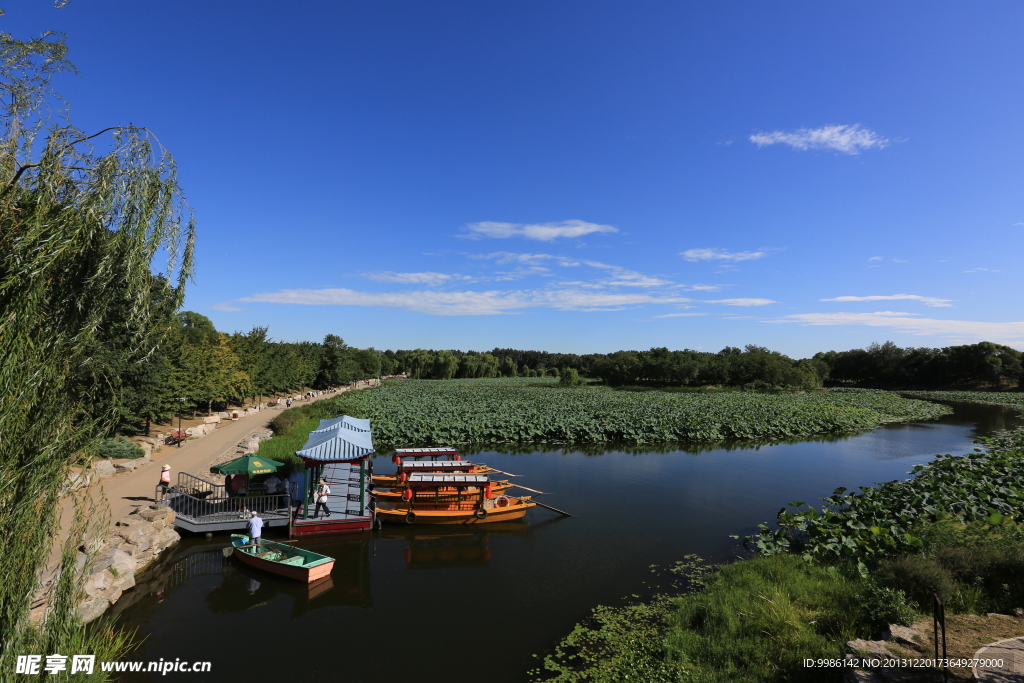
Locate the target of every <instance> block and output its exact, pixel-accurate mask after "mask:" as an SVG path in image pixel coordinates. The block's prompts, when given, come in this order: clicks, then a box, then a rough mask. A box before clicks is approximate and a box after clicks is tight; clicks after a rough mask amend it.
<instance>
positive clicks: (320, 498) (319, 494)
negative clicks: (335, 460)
mask: <svg viewBox="0 0 1024 683" xmlns="http://www.w3.org/2000/svg"><path fill="white" fill-rule="evenodd" d="M330 494H331V487H330V486H328V485H327V480H326V479H321V480H320V485H319V486H317V487H316V507H315V508H313V518H314V519H316V517H317V515H319V514H320V508H321V507H323V509H324V512H325V513H327V515H326V516H327V517H330V516H331V509H330V508H329V507H327V496H329V495H330Z"/></svg>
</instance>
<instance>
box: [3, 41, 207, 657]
mask: <svg viewBox="0 0 1024 683" xmlns="http://www.w3.org/2000/svg"><path fill="white" fill-rule="evenodd" d="M67 71H74V67H73V65H72V64H71V63H70V62H68V61H67V59H66V47H65V44H64V42H63V40H62V37H61V36H59V35H56V34H44V35H43V36H42V37H40V38H37V39H34V40H28V41H19V40H15V39H13V38H12V37H11V36H10V35H9V34H0V402H2V404H0V530H2V533H0V558H3V564H4V566H5V567H7V568H8V570H9V571H7V572H6V573H5V576H4V578H3V580H2V581H0V671H4V672H11V671H14V668H13V667H14V661H13V659H14V657H15V656H16V655H17V654H19V653H20V654H25V653H32V652H35V653H39V654H49V653H56V652H61V653H66V651H67V649H68V648H70V647H74V646H81V645H82V644H83V643H86V642H88V640H87V638H88V637H89V636H88V635H86V632H85V631H84V629H83V628H82V627H81V625H80V624H79V623H78V619H77V615H76V609H75V605H76V604H77V600H78V599H79V598H80V597H81V592H80V582H81V576H79V574H80V572H76V568H75V561H76V548H77V547H78V545H79V544H81V543H82V534H83V533H84V532H85V531H86V527H87V525H88V523H89V520H92V519H99V518H100V517H101V516H99V515H95V514H93V513H94V512H95V510H92V509H90V508H91V506H92V503H91V498H90V497H88V496H80V497H79V498H77V499H76V505H75V514H74V519H73V521H72V523H71V524H70V528H69V529H66V531H70V534H69V535H68V537H67V539H66V542H65V543H64V544H63V546H62V547H63V552H62V562H61V565H60V566H59V567H58V568H57V571H56V572H55V573H47V575H48V576H54V577H56V578H55V580H54V582H53V584H52V585H51V586H50V587H49V588H48V589H46V590H47V594H48V604H49V606H50V608H49V611H48V612H47V616H46V618H45V620H44V621H43V622H42V623H41V624H40V625H38V626H37V627H32V626H30V625H29V621H28V614H29V608H30V604H31V601H32V598H33V596H34V595H36V594H37V592H38V591H40V590H41V586H42V578H43V576H44V572H45V571H46V564H47V561H48V556H49V553H50V548H51V545H52V544H53V542H54V539H55V537H56V536H57V535H58V534H59V532H60V529H59V523H60V522H59V519H58V517H59V510H60V505H61V499H62V497H63V496H64V495H65V494H66V490H65V489H66V481H67V479H68V476H69V473H70V472H71V468H72V467H74V466H76V465H78V466H84V465H86V464H87V463H88V461H89V458H90V456H91V453H92V449H93V447H94V444H95V443H96V441H97V439H98V438H99V437H101V436H102V435H104V434H105V433H106V432H107V430H108V429H109V428H110V426H111V423H112V419H113V417H114V416H113V415H112V414H111V413H112V412H113V411H112V410H111V409H110V407H109V403H107V402H104V403H102V404H101V405H102V406H103V408H102V409H96V408H95V407H94V405H92V404H91V402H90V400H89V398H90V397H89V392H88V391H85V392H81V391H72V390H71V388H72V387H73V386H75V378H76V377H79V376H81V371H82V369H83V368H88V367H90V366H91V365H94V364H96V363H97V362H98V361H97V360H96V359H95V358H93V357H91V356H90V353H89V350H90V349H95V348H96V345H97V343H102V341H103V339H104V335H106V334H108V332H109V331H110V328H111V327H112V326H114V325H116V326H117V327H118V334H119V335H121V337H122V338H123V337H125V332H126V330H127V332H128V334H127V338H128V339H129V340H130V343H129V344H128V345H127V348H125V349H124V351H123V353H125V354H126V355H128V356H130V357H131V358H132V360H133V362H145V358H146V356H147V354H149V353H150V352H151V351H152V350H153V349H154V348H156V347H157V346H158V345H159V344H160V341H161V339H160V334H154V330H155V329H160V328H161V326H162V322H161V321H158V320H156V318H157V317H158V316H162V315H163V314H164V311H166V306H164V305H159V306H158V305H154V301H153V297H154V291H153V287H152V282H153V279H154V276H157V277H161V278H163V279H165V280H166V282H167V284H166V287H167V291H164V292H160V296H161V298H162V300H163V301H164V302H165V303H166V302H167V301H169V302H170V305H172V306H173V307H174V308H176V307H177V305H178V304H180V301H181V297H182V294H183V289H184V284H185V281H186V279H187V277H188V276H189V274H190V272H191V268H192V240H193V223H192V219H191V215H190V212H189V210H188V207H187V206H186V205H185V204H184V201H183V198H182V195H181V191H180V188H179V186H178V182H177V178H176V172H175V166H174V161H173V159H172V158H171V156H170V155H169V154H167V152H166V151H164V150H163V149H162V147H161V146H160V145H159V143H158V142H157V141H156V140H155V139H154V138H153V136H152V135H151V134H150V133H149V132H148V131H147V130H145V129H143V128H137V127H133V126H121V127H114V128H108V129H105V130H103V131H99V132H96V133H86V132H83V131H81V130H78V129H76V128H75V127H73V126H72V125H71V124H70V122H69V121H68V119H67V118H66V115H65V114H64V113H63V112H64V111H66V109H64V104H65V103H64V102H63V101H62V100H60V99H59V98H57V96H56V95H55V94H54V93H53V91H52V89H51V87H50V80H51V77H52V76H53V75H55V74H58V73H60V72H67ZM101 145H102V149H100V146H101ZM172 310H173V308H172ZM114 312H116V315H117V316H118V319H117V321H116V322H115V321H112V320H111V319H110V316H111V315H112V314H113V313H114ZM163 327H164V328H166V326H165V325H163ZM96 376H98V377H102V376H103V373H102V372H98V373H96ZM81 651H82V650H79V652H81Z"/></svg>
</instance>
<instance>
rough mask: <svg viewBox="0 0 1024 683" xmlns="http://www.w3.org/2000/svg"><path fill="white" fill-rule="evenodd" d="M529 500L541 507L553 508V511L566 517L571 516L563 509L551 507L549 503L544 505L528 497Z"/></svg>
mask: <svg viewBox="0 0 1024 683" xmlns="http://www.w3.org/2000/svg"><path fill="white" fill-rule="evenodd" d="M530 502H531V503H536V504H537V505H540V506H541V507H542V508H547V509H548V510H554V511H555V512H557V513H558V514H560V515H565V516H566V517H572V515H570V514H569V513H568V512H566V511H565V510H559V509H558V508H553V507H551V506H550V505H545V504H544V503H541V502H540V501H537V500H533V499H532V498H531V499H530Z"/></svg>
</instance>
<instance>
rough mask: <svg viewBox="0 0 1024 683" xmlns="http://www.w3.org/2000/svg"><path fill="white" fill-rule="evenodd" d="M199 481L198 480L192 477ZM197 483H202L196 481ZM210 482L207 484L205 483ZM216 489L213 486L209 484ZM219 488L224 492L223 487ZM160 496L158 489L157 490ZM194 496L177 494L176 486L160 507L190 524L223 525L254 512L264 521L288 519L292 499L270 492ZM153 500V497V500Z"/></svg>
mask: <svg viewBox="0 0 1024 683" xmlns="http://www.w3.org/2000/svg"><path fill="white" fill-rule="evenodd" d="M195 478H196V479H199V477H195ZM199 481H205V480H203V479H199ZM206 483H209V482H206ZM211 486H213V487H217V485H216V484H211ZM219 488H221V489H223V488H224V487H223V486H220V487H219ZM156 493H157V495H159V494H160V493H161V488H160V487H159V486H158V487H157V488H156ZM199 493H200V495H193V494H192V493H190V492H188V491H180V490H178V489H177V487H172V488H170V489H168V490H167V492H166V495H165V497H164V499H163V500H161V501H158V502H159V504H161V505H165V506H167V507H169V508H170V509H172V510H174V512H175V513H176V514H177V516H179V517H181V518H183V519H186V520H188V521H191V522H196V523H202V522H226V521H232V520H243V519H248V518H249V516H250V512H251V511H252V510H255V511H256V512H258V513H259V514H260V515H261V516H262V517H263V518H264V519H281V518H284V519H287V518H288V516H289V515H290V514H291V506H290V503H291V498H290V496H289V495H288V494H286V493H271V494H264V495H261V496H232V497H227V496H221V497H215V496H212V495H202V493H204V492H202V491H200V492H199ZM155 498H156V497H155V496H154V499H155Z"/></svg>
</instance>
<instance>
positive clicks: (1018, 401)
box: [903, 391, 1024, 409]
mask: <svg viewBox="0 0 1024 683" xmlns="http://www.w3.org/2000/svg"><path fill="white" fill-rule="evenodd" d="M903 393H904V394H905V395H909V396H911V397H913V398H924V399H930V400H932V401H960V402H962V403H985V404H989V405H997V406H1010V407H1011V408H1021V409H1024V393H1021V392H1018V391H1013V392H1010V391H1005V392H1003V391H998V392H997V391H913V392H903Z"/></svg>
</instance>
